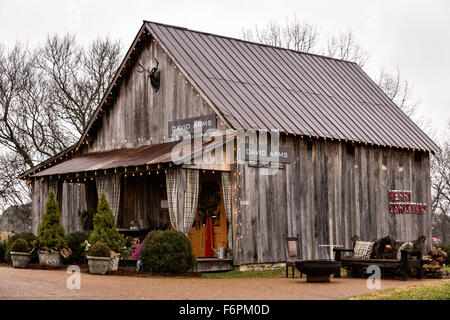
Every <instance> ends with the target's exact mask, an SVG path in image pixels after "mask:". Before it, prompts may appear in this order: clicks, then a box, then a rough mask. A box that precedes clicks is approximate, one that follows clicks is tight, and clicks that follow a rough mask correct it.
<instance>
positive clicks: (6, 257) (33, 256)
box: [0, 232, 39, 263]
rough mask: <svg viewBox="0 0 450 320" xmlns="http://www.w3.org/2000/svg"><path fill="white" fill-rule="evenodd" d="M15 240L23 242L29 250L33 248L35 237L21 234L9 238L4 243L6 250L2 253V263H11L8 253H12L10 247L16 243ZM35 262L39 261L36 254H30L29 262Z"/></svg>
mask: <svg viewBox="0 0 450 320" xmlns="http://www.w3.org/2000/svg"><path fill="white" fill-rule="evenodd" d="M17 239H23V240H25V241H26V242H27V243H28V246H29V247H30V249H31V248H32V247H33V242H34V241H35V240H36V236H35V235H34V234H33V233H31V232H22V233H18V234H15V235H13V236H12V237H11V238H9V239H8V241H7V242H6V250H5V253H4V261H5V262H8V263H10V262H11V254H10V252H11V251H12V250H11V249H12V245H13V243H14V241H16V240H17ZM0 251H1V250H0ZM37 261H39V257H38V255H37V252H32V254H31V260H30V262H31V263H36V262H37Z"/></svg>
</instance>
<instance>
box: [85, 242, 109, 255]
mask: <svg viewBox="0 0 450 320" xmlns="http://www.w3.org/2000/svg"><path fill="white" fill-rule="evenodd" d="M88 256H92V257H111V250H110V249H109V248H108V246H107V245H106V244H104V243H103V242H97V243H96V244H94V245H93V246H92V247H91V249H89V251H88Z"/></svg>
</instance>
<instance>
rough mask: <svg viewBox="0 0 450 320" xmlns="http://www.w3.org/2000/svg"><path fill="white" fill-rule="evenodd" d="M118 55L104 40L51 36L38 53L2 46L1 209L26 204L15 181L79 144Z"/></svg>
mask: <svg viewBox="0 0 450 320" xmlns="http://www.w3.org/2000/svg"><path fill="white" fill-rule="evenodd" d="M120 55H121V45H120V43H119V42H117V41H112V40H111V39H109V38H108V37H106V38H104V39H97V40H95V41H93V42H92V43H91V44H90V45H89V46H87V47H82V46H79V45H78V44H77V43H76V40H75V38H74V37H73V36H70V35H66V36H64V37H59V36H57V35H54V36H49V37H48V39H47V41H46V43H45V44H44V45H43V46H42V47H40V48H38V49H36V50H30V49H28V48H27V47H26V46H24V45H22V44H20V43H17V44H16V45H15V46H14V47H13V48H12V49H10V50H5V49H4V48H2V47H0V205H2V206H5V205H7V204H23V203H26V202H29V192H27V191H29V190H28V188H27V187H26V186H25V184H24V183H22V182H20V181H17V176H18V175H19V174H20V173H21V172H23V171H25V170H27V169H28V168H30V167H32V166H34V165H35V164H37V163H39V162H41V161H43V160H45V159H47V158H49V157H51V156H53V155H55V154H57V153H58V152H60V151H62V150H63V149H65V148H67V147H68V146H70V145H71V144H73V143H74V142H76V141H77V140H78V138H79V137H80V135H81V133H82V132H83V131H84V129H85V128H86V126H87V124H88V120H89V119H90V117H91V115H92V113H93V112H94V110H95V108H96V107H97V106H98V104H99V102H100V100H101V99H102V97H103V95H104V93H105V91H106V89H107V86H108V85H109V83H110V81H111V80H112V78H113V76H114V74H115V72H116V70H117V68H118V65H119V58H120Z"/></svg>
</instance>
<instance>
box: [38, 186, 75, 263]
mask: <svg viewBox="0 0 450 320" xmlns="http://www.w3.org/2000/svg"><path fill="white" fill-rule="evenodd" d="M35 249H36V250H37V251H38V255H39V263H40V264H44V265H48V266H52V267H56V266H59V265H60V264H61V255H62V256H63V257H64V258H68V257H69V256H70V253H71V251H70V249H69V248H68V247H67V245H66V239H65V231H64V228H63V226H62V225H61V223H60V216H59V211H58V203H57V201H56V196H55V193H54V192H53V190H52V189H50V193H49V195H48V200H47V203H46V208H45V213H44V214H43V216H42V223H41V224H40V225H39V230H38V237H37V239H36V241H35Z"/></svg>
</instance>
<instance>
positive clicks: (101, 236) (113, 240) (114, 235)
mask: <svg viewBox="0 0 450 320" xmlns="http://www.w3.org/2000/svg"><path fill="white" fill-rule="evenodd" d="M97 242H103V243H104V244H105V245H106V246H108V247H109V248H110V249H111V250H112V251H115V252H117V253H119V252H120V253H122V255H125V252H124V243H123V239H122V237H121V236H120V235H119V232H118V231H117V228H116V221H115V219H114V215H113V213H112V211H111V207H110V206H109V203H108V200H106V196H105V192H104V191H103V190H102V195H101V196H100V199H99V200H98V206H97V212H96V214H95V215H94V231H93V232H92V234H91V236H90V237H89V243H91V244H95V243H97Z"/></svg>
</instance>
